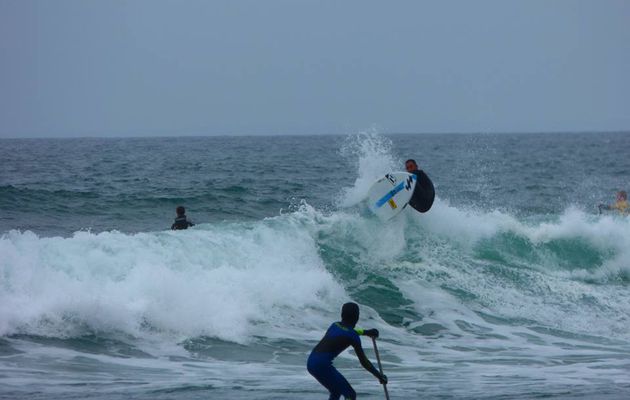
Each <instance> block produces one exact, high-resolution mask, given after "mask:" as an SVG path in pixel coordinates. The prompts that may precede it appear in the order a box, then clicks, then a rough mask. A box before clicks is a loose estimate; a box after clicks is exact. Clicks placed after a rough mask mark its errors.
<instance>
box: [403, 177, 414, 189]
mask: <svg viewBox="0 0 630 400" xmlns="http://www.w3.org/2000/svg"><path fill="white" fill-rule="evenodd" d="M411 182H413V176H410V177H409V178H407V183H405V190H409V189H411Z"/></svg>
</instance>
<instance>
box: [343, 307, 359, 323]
mask: <svg viewBox="0 0 630 400" xmlns="http://www.w3.org/2000/svg"><path fill="white" fill-rule="evenodd" d="M358 321H359V306H358V305H357V303H346V304H344V305H343V306H342V307H341V322H343V323H344V324H345V325H348V326H351V327H353V328H354V326H355V325H356V324H357V322H358Z"/></svg>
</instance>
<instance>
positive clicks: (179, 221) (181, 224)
mask: <svg viewBox="0 0 630 400" xmlns="http://www.w3.org/2000/svg"><path fill="white" fill-rule="evenodd" d="M189 226H195V224H193V223H192V222H190V221H189V220H188V218H186V216H185V215H180V216H179V217H177V218H175V222H173V225H171V229H172V230H180V229H188V227H189Z"/></svg>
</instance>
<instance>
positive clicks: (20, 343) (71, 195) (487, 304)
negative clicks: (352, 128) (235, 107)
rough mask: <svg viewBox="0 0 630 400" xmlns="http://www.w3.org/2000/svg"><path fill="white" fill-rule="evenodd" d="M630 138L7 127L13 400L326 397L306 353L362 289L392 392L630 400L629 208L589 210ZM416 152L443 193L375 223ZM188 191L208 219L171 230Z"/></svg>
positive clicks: (5, 376) (370, 383)
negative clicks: (178, 134) (80, 132)
mask: <svg viewBox="0 0 630 400" xmlns="http://www.w3.org/2000/svg"><path fill="white" fill-rule="evenodd" d="M628 155H630V135H629V134H623V133H618V134H612V133H608V134H596V133H592V134H522V135H512V134H510V135H508V134H505V135H499V134H497V135H482V134H478V135H456V134H453V135H391V136H384V135H379V134H375V133H367V134H359V135H349V136H344V137H342V136H338V137H336V136H313V137H299V136H295V137H288V136H287V137H216V138H214V137H199V138H147V139H54V140H53V139H50V140H46V139H37V140H36V139H33V140H0V160H1V164H0V235H1V236H0V398H2V399H5V398H6V399H26V398H28V399H84V398H89V399H104V400H117V399H129V398H134V399H207V398H213V399H232V398H236V399H294V398H305V399H323V398H326V397H327V396H326V394H325V392H324V391H323V388H322V387H320V386H319V385H318V384H317V382H316V381H315V380H314V379H313V378H312V377H310V376H309V375H308V373H307V372H306V368H305V360H306V357H307V355H308V353H309V351H310V349H311V348H312V347H313V346H314V345H315V343H316V342H317V341H318V340H319V338H320V337H321V335H322V334H323V332H324V331H325V329H326V327H327V326H328V325H329V323H330V322H332V321H334V320H336V319H337V318H338V312H339V308H340V306H341V304H342V303H344V302H345V301H348V300H353V301H356V302H358V303H359V304H360V305H361V310H362V316H361V320H360V322H359V324H360V325H361V326H363V327H368V328H369V327H376V328H378V329H379V330H380V331H381V335H382V338H381V340H380V341H379V349H380V350H381V355H382V358H383V361H384V369H385V372H386V373H387V375H388V376H389V378H390V382H391V383H390V385H389V390H390V394H391V398H392V399H416V398H427V399H434V398H438V399H441V398H443V399H451V398H453V399H459V398H462V399H464V398H465V399H468V398H480V399H481V398H483V399H513V398H515V399H530V398H557V399H591V398H592V399H599V398H603V399H623V398H628V397H629V396H630V334H629V333H628V332H629V327H630V293H629V290H630V218H627V217H622V216H619V215H616V214H603V215H599V214H598V212H597V208H596V205H597V204H599V203H610V202H612V201H613V200H614V194H615V192H616V191H617V190H620V189H625V190H630V178H629V177H630V157H629V156H628ZM409 157H412V158H416V159H417V161H418V163H419V164H420V165H421V167H423V168H424V170H425V171H426V172H427V173H428V174H429V175H430V176H431V178H432V179H433V180H434V183H435V186H436V191H437V196H438V198H437V201H436V203H435V205H434V207H433V209H432V210H431V211H430V212H429V213H427V214H424V215H420V214H418V213H415V212H414V211H413V210H405V211H404V212H403V213H402V214H401V215H399V216H398V217H397V218H395V219H394V220H392V221H389V222H387V223H381V222H380V221H379V220H378V219H376V218H375V217H374V216H372V215H371V214H370V213H369V211H368V210H367V208H366V205H365V202H364V196H365V194H366V192H367V190H368V188H369V186H370V185H371V183H372V182H374V181H375V180H376V179H377V178H379V177H380V176H382V175H383V174H384V173H386V172H389V171H392V170H402V169H403V168H402V162H403V161H404V160H405V159H406V158H409ZM180 204H181V205H185V206H186V207H187V209H188V215H189V217H190V218H191V219H192V220H193V221H194V222H195V223H197V226H195V227H194V228H193V229H190V230H188V231H181V232H172V231H170V230H168V228H169V227H170V224H171V223H172V219H173V218H174V209H175V207H176V206H178V205H180ZM364 346H365V347H366V348H367V349H368V355H369V356H370V357H371V358H372V359H373V358H374V355H373V352H372V351H371V343H370V342H369V341H367V340H365V341H364ZM336 364H337V366H338V367H339V369H340V370H341V371H342V372H343V373H344V374H345V375H346V376H347V377H348V379H349V380H350V382H351V383H352V384H353V386H354V387H355V389H356V390H357V392H358V393H359V396H360V398H364V399H379V398H383V393H382V389H381V388H380V387H379V385H378V383H377V382H376V381H374V379H373V378H372V377H371V375H370V374H369V373H367V372H365V371H364V370H362V369H361V368H360V366H359V364H358V362H357V360H356V358H355V357H354V355H353V354H352V353H350V352H346V353H344V354H343V355H342V356H341V358H340V359H338V361H337V363H336Z"/></svg>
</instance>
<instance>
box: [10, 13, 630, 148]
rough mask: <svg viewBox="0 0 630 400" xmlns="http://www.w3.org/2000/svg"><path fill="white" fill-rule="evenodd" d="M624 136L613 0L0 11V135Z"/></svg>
mask: <svg viewBox="0 0 630 400" xmlns="http://www.w3.org/2000/svg"><path fill="white" fill-rule="evenodd" d="M373 126H375V127H377V128H379V130H381V131H382V132H532V131H536V132H540V131H594V130H630V1H624V0H620V1H612V0H592V1H577V0H576V1H564V0H553V1H551V0H542V1H534V0H527V1H525V0H523V1H510V0H497V1H464V0H462V1H448V0H447V1H437V0H436V1H432V2H427V1H417V0H415V1H370V0H361V1H309V0H286V1H277V0H265V1H262V0H255V1H239V0H228V1H162V0H147V1H144V0H133V1H132V0H130V1H117V0H107V1H106V0H102V1H88V0H76V1H68V0H54V1H52V0H50V1H49V0H44V1H32V0H0V137H27V136H29V137H31V136H38V137H40V136H41V137H49V136H145V135H174V136H175V135H215V134H216V135H218V134H309V133H354V132H357V131H360V130H364V129H366V128H370V127H373Z"/></svg>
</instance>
